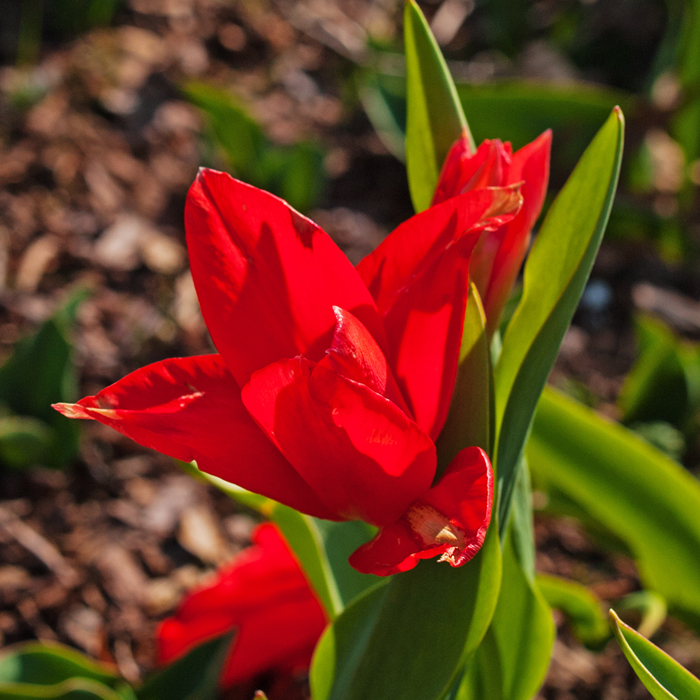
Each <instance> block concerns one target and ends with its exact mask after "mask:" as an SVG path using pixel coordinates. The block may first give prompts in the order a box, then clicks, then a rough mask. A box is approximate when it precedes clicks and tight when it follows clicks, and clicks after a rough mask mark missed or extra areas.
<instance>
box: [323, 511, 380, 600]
mask: <svg viewBox="0 0 700 700" xmlns="http://www.w3.org/2000/svg"><path fill="white" fill-rule="evenodd" d="M314 523H315V524H316V527H317V528H318V530H319V532H320V534H321V539H322V541H323V548H324V550H325V553H326V557H327V558H328V563H329V565H330V570H331V572H332V575H333V579H334V580H335V585H336V587H337V590H338V593H339V595H340V600H341V603H342V607H343V608H344V607H345V606H346V605H348V603H350V601H352V600H354V599H355V598H356V597H357V596H359V595H361V594H362V593H364V592H365V591H366V590H368V589H369V588H372V587H373V586H376V585H377V584H378V583H379V582H380V581H382V578H381V577H380V576H373V575H372V574H361V573H360V572H359V571H355V569H353V568H352V566H350V564H349V563H348V557H349V556H350V555H351V554H352V553H353V552H354V551H355V550H356V549H357V548H358V547H359V546H360V545H362V544H364V543H365V542H367V541H369V540H371V539H372V537H374V535H375V534H376V530H375V528H373V527H372V526H371V525H368V524H367V523H363V522H361V521H360V520H353V521H351V522H344V523H335V522H331V521H330V520H319V519H317V518H314Z"/></svg>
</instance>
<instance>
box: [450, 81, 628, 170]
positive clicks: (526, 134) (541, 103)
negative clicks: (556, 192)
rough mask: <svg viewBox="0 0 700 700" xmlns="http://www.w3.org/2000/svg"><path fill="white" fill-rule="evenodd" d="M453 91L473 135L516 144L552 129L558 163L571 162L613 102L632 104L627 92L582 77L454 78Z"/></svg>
mask: <svg viewBox="0 0 700 700" xmlns="http://www.w3.org/2000/svg"><path fill="white" fill-rule="evenodd" d="M457 93H458V95H459V99H460V101H461V103H462V106H463V107H464V113H465V115H466V117H467V120H468V121H469V125H470V126H471V128H472V131H473V132H474V135H475V137H477V141H480V140H482V139H494V138H500V139H501V140H502V141H510V142H512V144H513V149H514V150H515V149H518V148H522V147H523V146H524V145H526V144H528V143H530V141H532V140H533V139H535V138H536V137H537V136H539V135H540V134H541V133H542V132H543V131H545V130H547V129H552V131H553V132H554V137H555V140H556V142H557V150H556V151H555V157H558V158H559V159H560V162H558V165H559V166H561V167H562V168H571V167H572V166H573V165H574V164H575V163H576V161H577V159H578V158H579V157H580V156H581V154H582V153H583V152H584V151H585V149H586V146H587V145H588V144H589V143H590V141H591V139H592V138H593V137H594V136H595V134H596V132H597V130H598V128H599V125H600V124H601V122H603V121H604V120H605V118H606V117H607V116H608V114H610V110H611V109H612V108H613V107H614V106H615V105H620V106H621V107H622V108H623V110H624V111H625V113H627V112H633V111H634V110H635V107H636V103H635V101H634V98H633V97H632V96H631V95H629V94H627V93H624V92H622V91H619V90H610V89H608V88H604V87H600V86H594V85H590V84H586V83H579V84H575V83H574V84H572V85H566V86H565V85H556V86H552V85H551V84H550V85H548V84H546V83H536V82H531V81H512V80H504V81H494V82H489V83H486V84H484V85H473V84H459V83H458V84H457ZM565 172H566V170H565Z"/></svg>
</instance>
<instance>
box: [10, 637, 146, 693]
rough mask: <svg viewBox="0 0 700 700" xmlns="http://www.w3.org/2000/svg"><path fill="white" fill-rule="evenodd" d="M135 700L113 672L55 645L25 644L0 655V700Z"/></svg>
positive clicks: (107, 667)
mask: <svg viewBox="0 0 700 700" xmlns="http://www.w3.org/2000/svg"><path fill="white" fill-rule="evenodd" d="M28 698H35V699H37V700H38V699H39V698H52V699H56V700H134V695H133V692H132V690H131V689H130V688H129V687H128V686H127V685H126V684H125V683H124V681H122V680H121V679H120V678H119V676H118V675H117V674H116V670H115V669H114V668H112V667H109V666H106V665H104V664H99V663H96V662H95V661H93V660H92V659H89V658H88V657H86V656H84V655H83V654H81V653H79V652H77V651H75V649H71V648H70V647H66V646H63V645H62V644H55V643H48V642H45V643H40V642H26V643H22V644H18V645H15V646H10V647H7V648H6V649H5V650H3V652H2V654H1V655H0V700H20V699H22V700H25V699H28Z"/></svg>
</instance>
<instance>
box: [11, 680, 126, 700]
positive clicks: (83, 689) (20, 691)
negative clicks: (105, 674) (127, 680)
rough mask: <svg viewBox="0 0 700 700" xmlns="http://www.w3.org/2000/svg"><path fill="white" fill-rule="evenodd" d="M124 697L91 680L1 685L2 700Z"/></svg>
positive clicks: (113, 699)
mask: <svg viewBox="0 0 700 700" xmlns="http://www.w3.org/2000/svg"><path fill="white" fill-rule="evenodd" d="M124 697H125V696H123V695H120V694H118V693H116V692H115V691H114V690H112V689H111V688H108V687H107V686H106V685H103V684H102V683H98V682H97V681H93V680H90V679H89V678H79V677H76V678H68V679H67V680H65V681H61V682H60V683H56V684H54V685H37V684H35V683H0V700H42V699H43V698H47V699H50V700H124Z"/></svg>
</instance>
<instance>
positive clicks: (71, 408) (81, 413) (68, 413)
mask: <svg viewBox="0 0 700 700" xmlns="http://www.w3.org/2000/svg"><path fill="white" fill-rule="evenodd" d="M51 408H53V409H55V410H56V411H58V412H59V413H61V414H62V415H64V416H65V417H66V418H84V419H87V420H92V416H91V415H90V414H89V413H88V411H86V410H85V408H84V407H83V406H81V405H80V404H78V403H52V404H51Z"/></svg>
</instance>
